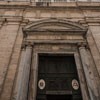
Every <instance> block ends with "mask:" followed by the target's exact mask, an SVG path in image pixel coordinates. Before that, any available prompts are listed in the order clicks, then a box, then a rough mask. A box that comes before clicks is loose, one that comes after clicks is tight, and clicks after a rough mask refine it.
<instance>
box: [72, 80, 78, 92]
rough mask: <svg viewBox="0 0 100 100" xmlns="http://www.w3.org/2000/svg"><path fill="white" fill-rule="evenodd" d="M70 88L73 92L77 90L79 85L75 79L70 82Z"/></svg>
mask: <svg viewBox="0 0 100 100" xmlns="http://www.w3.org/2000/svg"><path fill="white" fill-rule="evenodd" d="M72 87H73V89H74V90H78V89H79V83H78V81H77V80H76V79H73V80H72Z"/></svg>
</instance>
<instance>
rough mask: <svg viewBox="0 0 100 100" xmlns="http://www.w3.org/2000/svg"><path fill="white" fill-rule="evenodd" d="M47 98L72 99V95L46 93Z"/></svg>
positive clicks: (55, 99) (52, 99)
mask: <svg viewBox="0 0 100 100" xmlns="http://www.w3.org/2000/svg"><path fill="white" fill-rule="evenodd" d="M47 100H72V95H47Z"/></svg>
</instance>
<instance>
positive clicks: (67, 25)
mask: <svg viewBox="0 0 100 100" xmlns="http://www.w3.org/2000/svg"><path fill="white" fill-rule="evenodd" d="M23 30H24V31H85V30H86V28H84V27H83V26H81V25H80V24H77V23H74V22H70V21H67V20H65V19H45V20H39V21H35V22H32V23H30V24H28V25H27V26H25V27H24V29H23Z"/></svg>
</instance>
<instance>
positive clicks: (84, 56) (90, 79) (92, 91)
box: [79, 46, 100, 100]
mask: <svg viewBox="0 0 100 100" xmlns="http://www.w3.org/2000/svg"><path fill="white" fill-rule="evenodd" d="M79 52H80V57H81V62H82V65H83V70H84V74H85V78H86V82H87V86H88V91H89V95H90V100H100V98H99V97H98V91H97V88H96V84H95V79H94V75H93V72H92V70H91V66H90V61H89V58H88V53H87V50H86V48H85V46H81V47H79Z"/></svg>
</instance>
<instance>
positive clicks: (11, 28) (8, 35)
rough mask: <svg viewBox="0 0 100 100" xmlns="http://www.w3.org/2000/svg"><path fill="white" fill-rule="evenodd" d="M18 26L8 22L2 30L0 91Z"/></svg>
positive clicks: (0, 34)
mask: <svg viewBox="0 0 100 100" xmlns="http://www.w3.org/2000/svg"><path fill="white" fill-rule="evenodd" d="M18 27H19V25H18V23H17V24H16V23H7V22H6V23H5V25H4V26H3V27H2V28H1V31H0V91H2V88H3V83H4V80H5V77H6V74H7V70H8V66H9V62H10V59H11V55H12V51H13V47H14V43H15V39H16V36H17V31H18ZM12 73H13V72H12ZM3 100H4V99H3Z"/></svg>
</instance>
